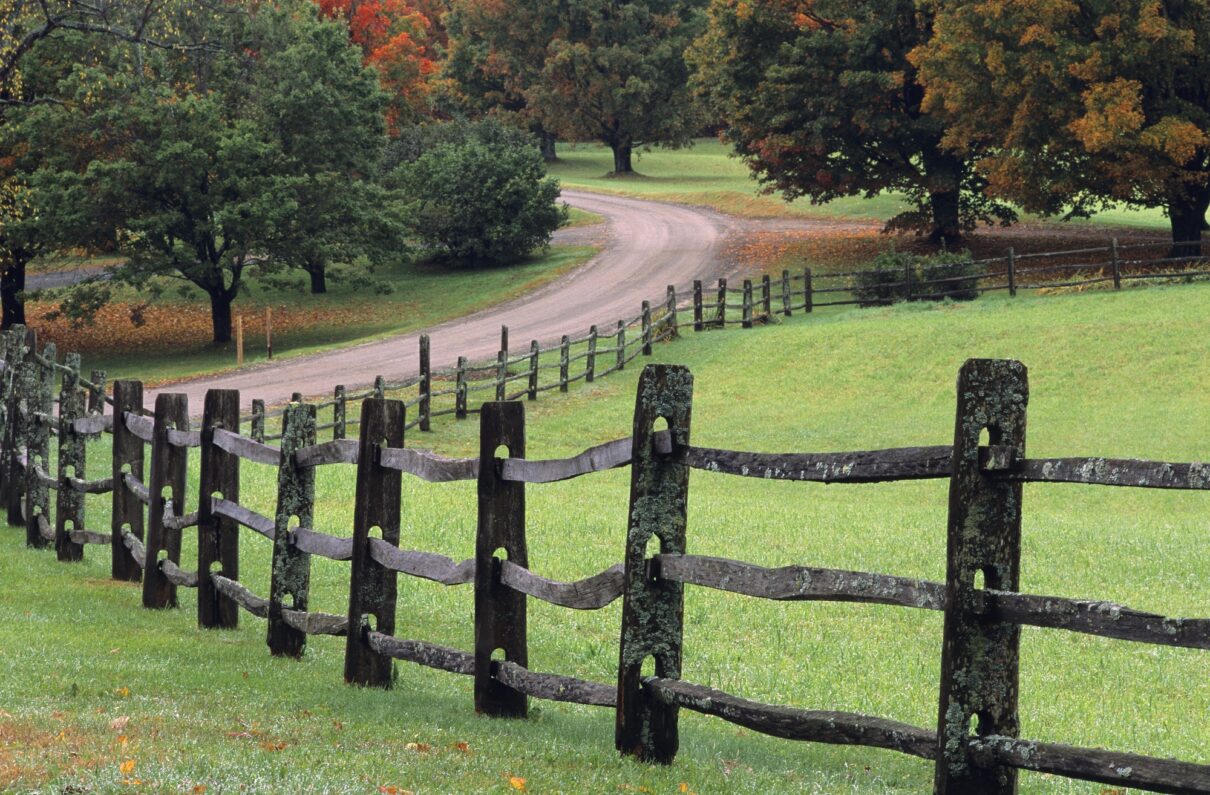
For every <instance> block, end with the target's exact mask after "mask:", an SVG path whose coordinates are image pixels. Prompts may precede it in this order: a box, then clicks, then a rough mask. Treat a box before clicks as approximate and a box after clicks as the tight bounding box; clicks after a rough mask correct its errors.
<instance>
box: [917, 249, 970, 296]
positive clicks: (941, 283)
mask: <svg viewBox="0 0 1210 795" xmlns="http://www.w3.org/2000/svg"><path fill="white" fill-rule="evenodd" d="M919 265H920V273H919V276H920V282H921V283H920V285H919V286H918V293H917V294H916V295H915V298H917V299H924V300H929V301H941V300H944V299H946V298H949V299H951V300H954V301H973V300H974V299H976V298H978V297H979V277H980V276H981V275H982V273H983V270H982V268H981V267H980V266H978V265H976V264H975V263H973V262H971V255H970V252H969V251H964V252H962V253H960V254H950V253H942V254H934V255H933V256H931V257H920V258H919Z"/></svg>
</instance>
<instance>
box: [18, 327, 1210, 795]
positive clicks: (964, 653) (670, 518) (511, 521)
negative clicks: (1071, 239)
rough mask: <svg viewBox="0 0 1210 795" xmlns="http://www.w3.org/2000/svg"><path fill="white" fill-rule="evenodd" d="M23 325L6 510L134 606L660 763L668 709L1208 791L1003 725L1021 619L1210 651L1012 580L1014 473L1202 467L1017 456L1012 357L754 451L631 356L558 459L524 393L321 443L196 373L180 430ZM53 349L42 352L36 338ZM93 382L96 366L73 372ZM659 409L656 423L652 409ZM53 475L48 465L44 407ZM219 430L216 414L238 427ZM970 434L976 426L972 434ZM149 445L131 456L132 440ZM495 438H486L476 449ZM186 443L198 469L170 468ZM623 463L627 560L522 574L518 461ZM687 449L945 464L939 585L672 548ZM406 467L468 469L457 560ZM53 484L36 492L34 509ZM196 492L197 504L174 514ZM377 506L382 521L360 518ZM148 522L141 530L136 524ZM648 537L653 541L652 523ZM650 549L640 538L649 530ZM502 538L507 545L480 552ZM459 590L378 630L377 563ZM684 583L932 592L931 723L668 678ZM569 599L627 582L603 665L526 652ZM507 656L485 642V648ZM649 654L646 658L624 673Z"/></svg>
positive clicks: (1161, 484) (361, 681)
mask: <svg viewBox="0 0 1210 795" xmlns="http://www.w3.org/2000/svg"><path fill="white" fill-rule="evenodd" d="M35 347H36V341H35V340H34V338H33V335H32V333H27V332H26V331H25V330H24V329H17V330H14V331H12V332H9V333H6V334H4V335H3V351H4V356H5V361H6V362H12V363H13V366H6V367H5V368H4V371H3V379H2V381H0V412H2V414H3V416H2V417H0V420H2V426H3V448H2V449H0V464H2V466H0V474H2V475H3V479H2V481H0V495H2V496H3V499H4V501H5V503H6V504H7V506H8V510H9V521H10V523H14V524H19V525H23V526H24V528H25V534H26V542H27V544H28V545H30V546H32V547H50V546H52V545H53V547H54V548H55V550H56V553H57V555H58V557H59V559H60V560H64V561H70V560H79V559H81V558H82V557H83V555H84V550H85V546H86V545H89V544H108V545H109V546H110V548H111V555H112V563H111V571H112V576H113V577H114V578H115V579H118V580H124V581H131V582H138V581H139V580H140V579H141V580H142V586H141V587H142V599H143V604H144V606H145V607H148V608H164V607H175V606H176V605H177V589H178V588H179V587H189V588H197V589H198V600H197V605H198V624H199V626H201V627H206V628H232V627H235V626H237V625H238V621H239V612H240V610H241V609H242V610H244V611H247V612H249V613H251V614H253V615H255V616H258V617H260V618H263V619H266V620H267V621H268V635H267V643H268V646H269V650H270V652H271V653H272V654H275V655H282V656H291V657H299V656H301V655H303V654H304V652H305V648H306V642H307V636H308V635H309V634H326V635H336V636H343V637H344V638H345V659H344V678H345V680H346V681H347V682H349V683H353V684H358V685H365V686H375V687H382V688H387V687H390V686H391V684H392V680H393V676H392V667H393V660H396V659H397V660H403V661H408V662H412V663H416V664H419V665H424V666H428V667H431V668H436V669H439V670H444V671H448V672H451V673H456V674H463V675H469V676H472V677H474V706H475V709H476V711H478V712H482V713H486V714H489V715H496V716H502V717H515V718H521V717H525V716H526V715H527V712H528V699H529V698H540V699H551V700H556V701H566V702H573V703H579V704H587V705H594V706H601V707H605V708H610V709H613V710H614V711H615V713H616V731H615V737H614V743H615V746H616V747H617V749H618V750H619V751H621V752H622V753H624V754H628V755H632V756H634V757H637V758H639V759H643V760H647V761H654V762H663V763H671V762H672V761H673V759H674V757H675V755H676V753H677V750H678V744H679V739H678V730H677V718H678V713H679V710H680V709H681V708H684V709H689V710H692V711H696V712H701V713H705V714H709V715H715V716H718V717H721V718H723V719H724V720H727V721H730V722H732V723H736V724H739V725H742V726H746V727H748V728H750V729H752V730H755V731H759V732H762V733H765V734H770V735H773V736H777V737H782V738H787V739H795V740H806V741H814V742H824V743H837V744H852V745H863V746H870V747H876V748H884V749H889V750H894V751H899V752H901V753H905V754H909V755H912V756H917V757H920V758H922V759H926V760H931V761H933V762H934V764H935V771H936V772H935V782H936V783H935V790H934V791H935V792H937V793H951V794H952V793H968V794H970V795H974V793H979V794H980V795H986V794H987V793H991V794H992V795H1011V793H1015V792H1016V771H1017V770H1018V769H1026V770H1033V771H1040V772H1045V773H1052V774H1056V775H1061V776H1066V777H1071V778H1078V779H1084V780H1090V781H1097V782H1103V783H1106V784H1111V785H1122V786H1129V787H1134V788H1140V789H1150V790H1154V791H1158V792H1190V793H1210V765H1202V764H1194V763H1188V762H1179V761H1175V760H1170V759H1160V758H1156V757H1148V756H1142V755H1138V754H1132V753H1119V752H1110V751H1104V750H1100V749H1091V748H1078V747H1073V746H1068V745H1061V744H1057V743H1045V742H1035V741H1030V740H1022V739H1019V737H1018V733H1019V723H1020V721H1019V715H1018V707H1017V700H1018V699H1017V687H1018V675H1017V671H1018V661H1019V645H1020V638H1021V633H1020V627H1021V626H1022V625H1029V626H1037V627H1047V628H1053V629H1061V630H1067V631H1072V632H1079V633H1084V634H1090V635H1096V636H1100V637H1106V638H1117V639H1124V640H1131V641H1136V642H1142V643H1150V644H1158V645H1165V646H1175V647H1184V648H1196V649H1210V619H1183V618H1173V617H1167V616H1161V615H1155V614H1151V613H1144V612H1140V611H1138V610H1134V609H1131V608H1128V607H1125V606H1122V605H1118V604H1112V603H1108V602H1101V601H1085V600H1076V599H1069V598H1066V597H1057V596H1040V595H1032V594H1022V593H1019V592H1018V588H1019V575H1020V565H1021V511H1022V484H1023V483H1027V482H1039V483H1040V482H1049V483H1084V484H1100V485H1106V486H1133V487H1144V488H1166V489H1196V490H1210V464H1201V463H1169V462H1158V461H1134V460H1119V459H1105V458H1045V459H1031V458H1026V457H1025V427H1026V423H1025V413H1026V404H1027V401H1028V381H1027V377H1026V371H1025V368H1024V367H1023V366H1022V365H1021V364H1020V363H1018V362H1013V361H1004V360H970V361H968V362H967V363H966V364H965V365H964V366H963V368H962V369H961V371H960V373H959V378H958V390H957V394H958V399H957V411H956V423H955V434H954V441H953V444H952V445H946V446H934V447H914V448H899V449H890V450H873V451H858V452H844V453H822V454H816V453H791V454H767V453H758V452H745V451H733V450H721V449H712V448H704V447H697V446H693V445H691V444H690V439H689V436H690V426H691V414H692V396H693V395H692V393H693V377H692V375H691V374H690V372H689V370H688V369H687V368H684V367H676V366H666V365H658V366H652V365H649V366H648V367H647V368H645V369H644V371H643V373H642V375H641V377H640V379H639V383H638V394H637V396H636V402H635V414H634V422H633V432H632V434H631V435H630V436H629V437H625V438H622V439H618V440H616V441H613V442H608V443H606V444H603V445H597V446H595V447H592V448H589V449H587V450H585V451H584V452H582V453H580V454H578V455H575V456H572V457H569V458H564V459H552V460H534V459H531V458H528V457H527V450H526V431H525V412H524V404H523V403H519V402H508V401H493V402H487V403H484V404H482V406H481V408H480V411H479V422H480V449H479V456H478V457H477V458H467V459H450V458H444V457H440V456H436V455H433V454H431V453H426V452H423V451H419V450H415V449H411V448H407V447H405V446H404V437H405V428H406V427H407V425H408V423H407V422H406V406H405V404H404V402H403V401H400V400H388V399H384V398H379V397H367V398H365V399H363V401H362V404H361V412H360V438H359V439H358V440H351V439H335V440H330V441H325V442H320V441H318V438H317V427H318V426H317V422H316V406H315V405H312V404H307V403H304V402H292V403H290V404H289V405H288V406H287V407H286V409H285V412H284V414H283V433H282V435H281V445H280V446H279V447H274V446H270V445H267V444H265V443H264V442H261V441H258V440H256V439H254V438H252V437H251V436H247V435H243V434H240V433H239V432H238V429H239V423H240V416H239V406H240V399H239V398H240V396H239V393H238V392H237V391H234V390H210V391H209V392H208V393H207V395H206V399H205V406H204V412H203V417H202V424H201V427H200V428H199V429H198V430H192V429H190V419H189V407H188V404H187V399H186V397H185V395H181V394H160V395H158V396H157V398H156V401H155V410H154V412H153V414H152V416H151V417H150V418H148V417H146V416H144V415H143V413H142V411H141V409H142V407H143V390H142V384H141V383H139V382H137V381H118V382H116V383H115V384H114V397H113V401H112V411H111V412H110V413H108V414H106V413H105V405H106V404H105V402H104V401H102V400H97V399H95V398H96V394H97V392H96V390H95V388H85V387H84V386H83V385H82V384H81V381H80V379H79V377H78V372H76V371H77V370H78V357H76V356H74V355H69V356H68V357H67V360H68V365H67V367H68V372H66V373H64V374H63V378H62V381H61V383H60V384H59V387H60V389H59V393H58V400H57V402H58V411H57V412H56V411H55V406H54V404H55V402H56V401H55V394H54V387H55V385H56V378H57V375H58V374H59V370H58V369H57V368H56V367H51V366H48V365H47V364H46V362H47V361H53V350H50V346H47V348H46V349H44V350H43V352H42V354H41V355H39V354H38V353H37V352H36V351H35ZM48 354H49V357H48ZM91 386H92V387H95V386H96V384H95V380H94V383H93V384H92V385H91ZM661 419H662V420H663V421H665V422H666V423H667V428H666V429H664V430H659V431H657V430H656V424H657V421H658V420H661ZM52 428H53V429H55V430H56V431H57V437H58V450H57V472H56V473H55V474H51V473H50V472H49V471H48V468H49V467H50V460H51V449H50V440H51V429H52ZM232 429H234V430H232ZM984 430H987V431H988V434H989V443H988V445H987V446H981V445H980V437H981V434H982V432H983V431H984ZM106 431H108V432H110V433H112V434H113V440H112V459H111V462H110V464H111V466H110V477H107V478H104V479H98V480H88V479H86V470H85V461H86V458H85V453H86V449H87V443H88V441H90V440H95V439H99V437H100V434H102V433H104V432H106ZM147 447H150V462H149V467H148V466H146V465H147V464H148V462H147V461H146V458H145V455H146V448H147ZM501 447H504V448H506V449H507V451H508V455H507V457H505V458H498V457H496V453H497V451H498V450H499V449H500V448H501ZM194 448H197V449H198V455H199V456H200V461H201V466H200V475H199V478H198V483H197V484H196V486H195V487H194V488H192V489H191V488H190V487H189V486H190V484H189V483H188V482H187V473H188V466H187V464H188V460H189V456H190V451H191V450H192V449H194ZM244 461H246V462H250V463H253V464H258V465H263V466H270V467H274V468H275V469H276V472H277V484H278V486H277V503H276V511H275V514H274V518H270V517H268V516H264V515H261V514H258V513H256V512H254V511H252V510H250V509H249V508H247V507H244V506H242V505H241V504H240V502H239V494H240V472H241V462H244ZM342 464H345V465H349V464H351V465H354V466H356V473H357V474H356V496H355V502H354V505H353V521H352V527H353V535H352V537H351V538H348V537H342V536H338V535H330V534H327V533H323V532H319V531H317V530H315V529H313V509H314V504H315V468H316V467H319V466H327V465H342ZM621 466H629V467H630V468H631V489H630V507H629V511H628V513H627V516H628V527H627V531H626V539H625V548H624V554H623V562H622V563H621V564H619V565H615V566H612V567H610V568H608V569H606V570H605V571H602V572H600V573H599V574H596V575H594V576H591V577H588V578H585V579H582V580H578V581H575V582H558V581H555V580H551V579H548V578H546V577H543V576H542V575H540V574H538V573H536V572H534V571H531V570H530V569H529V564H528V550H527V542H526V514H525V490H526V484H527V483H529V484H539V483H548V482H554V481H560V480H567V479H570V478H575V477H580V476H584V475H589V474H591V473H596V472H602V471H605V470H609V469H613V468H616V467H621ZM691 469H698V470H704V471H707V472H713V473H720V474H726V475H738V476H745V477H757V478H766V479H779V480H790V481H815V482H825V483H880V482H889V481H896V480H912V479H923V478H948V479H949V481H950V500H949V519H948V534H947V537H948V543H947V564H946V579H945V582H944V583H942V582H930V581H927V580H918V579H912V578H906V577H899V576H892V575H885V574H875V573H865V572H852V571H841V570H836V569H826V568H815V567H809V566H787V567H782V568H777V569H769V568H764V567H761V566H758V565H754V564H751V563H745V562H742V561H736V560H727V559H723V558H714V557H703V556H697V555H691V554H689V553H688V549H687V539H688V536H689V533H688V519H687V504H688V489H689V472H690V470H691ZM404 473H407V474H409V475H410V476H413V477H416V478H418V479H420V480H423V481H427V482H433V483H439V482H451V481H467V480H474V481H475V482H476V484H477V497H478V500H477V505H478V521H477V530H476V537H475V557H474V558H472V559H469V560H465V561H462V562H455V561H453V560H451V559H449V558H447V557H444V556H442V555H437V554H434V553H430V552H425V551H422V550H406V549H401V548H400V546H399V545H400V539H401V510H400V508H401V495H402V488H403V479H402V476H403V474H404ZM51 492H54V493H55V497H56V499H55V503H54V509H55V510H54V518H53V521H52V519H51V517H52V510H51V500H50V495H51ZM106 493H108V494H110V495H111V500H112V503H111V505H112V514H111V526H110V528H109V532H108V533H103V532H94V531H90V530H88V529H86V527H87V525H86V523H85V511H84V503H85V500H84V497H85V495H86V494H106ZM191 494H196V495H197V497H196V498H197V507H196V510H195V511H193V512H190V513H186V509H187V507H188V506H187V500H188V498H189V497H190V495H191ZM191 527H196V528H197V534H198V543H197V548H198V559H197V568H196V570H187V569H183V568H182V567H181V563H182V560H181V540H182V531H183V530H184V529H186V528H191ZM240 527H244V528H247V529H249V530H251V531H253V532H255V533H257V534H259V535H261V536H263V537H265V538H266V539H267V540H268V541H269V542H271V543H272V544H273V555H272V569H271V578H270V587H269V595H268V597H267V598H266V597H262V596H258V595H256V594H254V593H253V592H252V591H250V590H249V589H248V588H247V587H246V586H244V585H243V584H242V583H241V582H240V567H239V566H240V561H239V533H240ZM375 528H377V530H378V531H379V533H380V537H375V536H374V535H373V532H372V531H374V530H375ZM144 530H146V533H145V534H144ZM657 539H658V542H657ZM653 542H654V543H655V544H656V546H657V548H655V549H653V548H652V543H653ZM501 549H503V550H504V551H505V553H506V556H505V557H504V558H498V557H496V553H497V552H498V551H499V550H501ZM313 555H318V556H320V557H324V558H329V559H332V560H337V561H349V563H350V577H349V591H348V593H349V604H348V610H347V613H346V614H345V615H332V614H325V613H319V612H315V611H311V610H309V609H308V604H307V600H308V591H309V587H310V575H311V556H313ZM398 574H406V575H410V576H415V577H420V578H424V579H428V580H432V581H434V582H437V583H440V584H443V585H447V586H455V585H461V584H472V583H473V588H474V616H473V623H474V649H473V650H472V651H464V650H459V649H452V648H448V647H445V646H440V645H436V644H432V643H429V642H427V641H424V640H420V639H414V638H403V637H398V636H396V635H395V634H394V633H395V611H396V588H397V575H398ZM686 584H691V585H698V586H703V587H709V588H714V589H718V590H724V591H731V592H734V593H740V594H746V595H749V596H754V597H758V598H765V599H774V600H823V601H847V602H864V603H874V604H884V605H893V606H899V607H907V608H916V609H925V610H935V611H941V612H943V613H944V630H943V643H942V659H941V670H942V681H941V687H940V693H939V702H938V716H939V717H938V723H937V726H936V728H935V730H934V729H927V728H922V727H917V726H912V725H909V724H905V723H900V722H897V721H893V720H887V719H883V718H877V717H871V716H867V715H860V714H855V713H849V712H830V711H817V710H805V709H797V708H788V707H780V706H771V705H766V704H761V703H757V702H754V701H749V700H746V699H743V698H741V697H738V696H735V695H732V694H729V693H724V692H722V691H719V690H715V689H711V688H708V687H704V686H702V685H697V684H692V683H689V682H685V681H682V680H681V669H682V656H683V644H682V639H683V621H684V611H683V595H684V586H685V585H686ZM528 597H532V598H535V599H540V600H543V601H546V602H549V603H552V604H556V605H560V606H563V607H567V608H571V609H579V610H588V609H597V608H601V607H604V606H606V605H608V604H610V603H612V602H613V601H615V600H616V599H618V598H619V597H621V598H622V600H623V602H622V618H621V628H620V630H621V631H620V640H619V658H618V659H619V667H618V676H617V681H616V682H614V683H601V682H591V681H586V680H583V679H579V678H576V677H573V676H567V675H563V674H554V673H543V672H537V671H533V670H531V669H530V668H529V667H528V651H527V649H528V646H527V623H526V608H527V598H528ZM497 655H502V658H499V659H498V658H497ZM648 660H653V661H654V676H648V675H645V674H644V673H643V668H644V663H646V662H647V661H648Z"/></svg>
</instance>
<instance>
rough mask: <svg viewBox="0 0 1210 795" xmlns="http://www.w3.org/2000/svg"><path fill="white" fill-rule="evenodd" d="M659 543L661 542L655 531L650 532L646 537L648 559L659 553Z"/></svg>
mask: <svg viewBox="0 0 1210 795" xmlns="http://www.w3.org/2000/svg"><path fill="white" fill-rule="evenodd" d="M661 543H662V542H661V541H660V537H659V536H657V535H656V534H655V533H652V534H651V537H650V538H648V539H647V553H646V557H647V558H648V559H650V558H654V557H655V556H656V555H658V554H660V545H661Z"/></svg>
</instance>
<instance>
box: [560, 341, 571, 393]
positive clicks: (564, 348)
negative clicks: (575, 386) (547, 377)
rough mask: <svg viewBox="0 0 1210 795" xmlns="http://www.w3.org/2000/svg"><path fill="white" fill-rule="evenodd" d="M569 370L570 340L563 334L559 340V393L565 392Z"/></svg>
mask: <svg viewBox="0 0 1210 795" xmlns="http://www.w3.org/2000/svg"><path fill="white" fill-rule="evenodd" d="M570 369H571V339H570V338H569V337H568V336H567V335H566V334H564V335H563V339H561V340H559V391H560V392H566V391H567V376H568V370H570Z"/></svg>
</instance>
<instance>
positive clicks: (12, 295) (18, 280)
mask: <svg viewBox="0 0 1210 795" xmlns="http://www.w3.org/2000/svg"><path fill="white" fill-rule="evenodd" d="M14 258H15V262H13V264H12V265H10V266H9V267H7V268H5V269H4V272H3V273H0V309H2V310H3V313H4V319H3V321H0V328H3V329H8V328H11V327H12V326H15V325H17V324H24V323H25V298H24V297H23V293H24V292H25V263H26V262H27V261H28V260H27V259H25V258H23V257H22V256H21V255H20V254H16V255H15V256H14Z"/></svg>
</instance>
